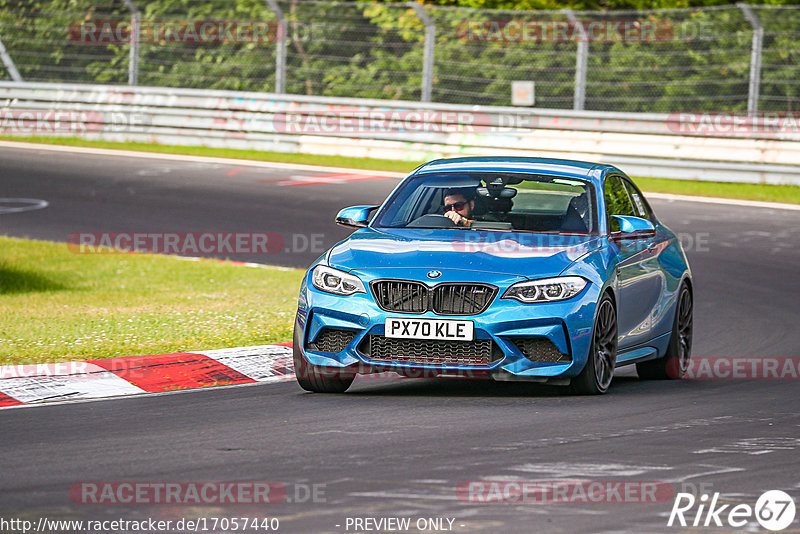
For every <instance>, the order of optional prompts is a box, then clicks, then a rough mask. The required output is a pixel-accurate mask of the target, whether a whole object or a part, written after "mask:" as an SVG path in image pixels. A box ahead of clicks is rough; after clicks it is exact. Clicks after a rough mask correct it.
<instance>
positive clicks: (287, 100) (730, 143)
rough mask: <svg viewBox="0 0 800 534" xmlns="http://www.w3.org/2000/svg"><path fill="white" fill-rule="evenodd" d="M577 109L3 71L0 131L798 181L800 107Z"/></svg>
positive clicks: (737, 179) (721, 178)
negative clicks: (84, 81) (498, 158)
mask: <svg viewBox="0 0 800 534" xmlns="http://www.w3.org/2000/svg"><path fill="white" fill-rule="evenodd" d="M797 119H798V120H796V118H795V117H792V116H790V115H789V116H782V117H779V116H777V115H774V116H769V115H768V116H758V117H733V116H725V115H709V114H693V113H682V114H679V113H675V114H669V115H667V114H638V113H603V112H578V111H570V110H548V109H535V108H532V109H529V108H515V107H507V108H504V107H483V106H460V105H452V104H421V103H417V102H404V101H386V100H365V99H352V98H329V97H307V96H300V95H276V94H269V93H244V92H232V91H207V90H196V89H167V88H154V87H127V86H105V85H102V86H93V85H92V86H90V85H65V84H27V83H17V82H0V131H1V132H2V133H3V134H6V135H66V136H78V137H82V138H86V139H104V140H110V141H139V142H152V143H160V144H169V145H195V146H196V145H200V146H210V147H225V148H242V149H255V150H267V151H278V152H296V153H307V154H326V155H328V154H329V155H347V156H365V157H377V158H389V159H398V160H407V161H420V160H426V159H433V158H436V157H447V156H458V155H527V156H531V155H537V156H548V157H566V158H574V159H586V160H592V161H602V162H606V163H612V164H616V165H619V166H620V167H621V168H623V169H624V170H626V171H627V172H629V173H630V174H633V175H641V176H655V177H663V178H678V179H698V180H717V181H732V182H753V183H755V182H762V183H784V184H796V185H800V115H798V117H797Z"/></svg>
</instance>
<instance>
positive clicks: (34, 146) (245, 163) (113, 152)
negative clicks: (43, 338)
mask: <svg viewBox="0 0 800 534" xmlns="http://www.w3.org/2000/svg"><path fill="white" fill-rule="evenodd" d="M3 147H4V148H21V149H27V150H51V151H55V152H69V153H73V154H93V155H97V156H112V157H114V156H125V157H131V158H141V159H160V160H170V161H187V162H192V163H216V164H220V165H238V166H242V167H260V168H266V169H291V170H299V171H323V172H353V173H358V174H372V175H375V176H387V177H390V178H403V177H405V176H406V174H405V173H399V172H388V171H373V170H369V169H350V168H346V167H330V166H324V165H304V164H300V163H278V162H271V161H255V160H249V159H233V158H215V157H208V156H190V155H186V154H160V153H156V152H136V151H134V150H117V149H111V148H88V147H73V146H65V145H47V144H39V143H25V142H17V141H0V148H3ZM645 193H646V194H647V196H648V198H657V199H660V200H671V201H677V202H705V203H709V204H727V205H731V206H746V207H749V208H768V209H779V210H792V211H800V204H783V203H780V202H761V201H758V200H737V199H732V198H718V197H700V196H690V195H672V194H668V193H648V192H647V191H645Z"/></svg>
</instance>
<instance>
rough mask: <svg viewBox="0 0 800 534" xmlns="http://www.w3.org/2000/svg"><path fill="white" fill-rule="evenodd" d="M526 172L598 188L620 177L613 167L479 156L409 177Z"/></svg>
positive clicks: (427, 167) (440, 162)
mask: <svg viewBox="0 0 800 534" xmlns="http://www.w3.org/2000/svg"><path fill="white" fill-rule="evenodd" d="M453 171H460V172H526V173H540V174H548V175H557V176H563V177H565V178H566V177H569V178H582V179H584V180H590V181H591V182H593V183H594V184H595V185H598V186H599V185H600V182H601V181H602V179H603V177H604V176H605V175H606V174H607V173H608V172H610V171H614V172H618V173H620V174H624V173H623V172H622V171H620V170H619V169H617V168H616V167H614V166H613V165H607V164H604V163H592V162H588V161H578V160H571V159H555V158H527V157H515V156H479V157H466V158H451V159H437V160H433V161H431V162H428V163H425V164H424V165H421V166H419V167H417V168H416V169H415V171H414V172H413V173H412V175H418V174H429V173H436V172H453Z"/></svg>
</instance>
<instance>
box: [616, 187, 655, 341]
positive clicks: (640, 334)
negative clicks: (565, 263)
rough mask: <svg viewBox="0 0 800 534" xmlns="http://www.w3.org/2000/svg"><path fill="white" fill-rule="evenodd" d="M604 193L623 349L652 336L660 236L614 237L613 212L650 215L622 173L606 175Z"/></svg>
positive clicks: (639, 196) (644, 216)
mask: <svg viewBox="0 0 800 534" xmlns="http://www.w3.org/2000/svg"><path fill="white" fill-rule="evenodd" d="M631 191H632V192H633V194H632V193H631ZM603 193H604V195H605V203H606V212H607V213H608V216H609V221H608V228H609V233H610V234H611V236H612V239H610V242H611V247H612V249H613V250H615V252H616V255H617V267H616V272H617V323H618V325H617V327H618V329H619V349H620V350H624V349H626V348H630V347H633V346H635V345H639V344H641V343H644V342H646V341H648V340H649V339H650V338H652V331H653V327H654V325H655V318H656V317H657V312H658V310H657V307H658V305H659V299H660V295H661V294H662V291H663V286H664V276H663V274H662V273H661V270H660V269H659V266H658V260H657V252H658V247H657V246H656V243H657V241H658V236H656V237H653V238H643V239H626V240H618V239H613V234H614V232H618V231H619V224H618V223H617V222H616V220H615V219H613V218H612V217H611V215H629V216H635V217H642V218H645V219H650V218H651V216H650V214H649V210H648V209H647V206H646V204H645V203H644V201H643V198H642V197H641V194H639V193H638V190H636V189H635V188H634V187H633V186H632V184H630V182H628V180H627V179H626V178H625V177H622V176H619V175H610V176H608V177H607V178H606V182H605V185H604V190H603Z"/></svg>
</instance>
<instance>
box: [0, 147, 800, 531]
mask: <svg viewBox="0 0 800 534" xmlns="http://www.w3.org/2000/svg"><path fill="white" fill-rule="evenodd" d="M332 174H334V173H330V172H316V173H315V172H311V171H294V170H287V169H285V168H276V169H266V168H254V167H237V166H235V165H223V164H209V163H191V162H177V161H169V160H156V159H136V158H128V157H107V156H96V155H80V154H66V153H56V152H51V151H48V150H40V151H39V150H37V151H31V150H21V149H9V148H0V185H1V187H2V189H0V197H2V198H30V199H41V200H45V201H47V202H48V203H49V206H48V207H47V208H44V209H39V210H31V211H24V212H17V213H5V214H0V234H5V235H11V236H18V237H30V238H35V239H48V240H54V241H66V240H67V238H68V236H69V235H70V234H73V233H76V232H106V231H107V232H115V231H126V232H133V231H140V232H145V231H149V232H171V231H175V232H182V231H231V232H260V231H269V232H277V233H279V234H280V235H281V236H283V238H284V241H285V244H286V246H285V247H284V250H283V251H282V252H278V253H276V254H273V255H268V256H261V257H252V256H249V255H245V256H243V257H235V258H234V259H241V260H245V261H258V262H263V263H275V264H279V265H285V266H293V267H304V266H305V265H307V264H308V263H310V262H311V261H313V260H314V259H315V258H316V257H317V256H318V255H319V254H320V253H321V252H322V251H323V250H324V248H327V247H328V246H330V245H331V244H333V243H335V242H336V241H338V240H340V239H342V238H343V237H345V236H346V235H347V231H346V230H344V229H341V228H337V227H336V226H335V225H334V224H333V217H334V215H335V214H336V212H337V211H338V209H340V208H341V207H344V206H347V205H356V204H371V203H378V202H380V201H381V200H382V199H383V198H384V196H385V195H386V194H387V192H388V191H390V190H391V188H392V187H394V185H395V184H396V183H397V180H394V179H375V180H371V179H368V177H369V175H370V173H369V172H368V171H363V173H359V175H363V176H361V177H355V178H354V177H352V176H351V177H347V176H344V177H343V176H338V177H337V176H331V175H332ZM320 175H322V176H323V178H322V179H317V178H319V176H320ZM292 177H294V178H292ZM315 181H316V182H320V181H323V182H324V181H328V182H333V183H324V184H321V183H312V182H315ZM289 184H292V185H289ZM651 203H652V204H653V207H654V209H655V211H656V213H657V215H658V216H659V217H660V218H661V219H662V220H663V221H664V222H665V223H666V224H667V225H668V226H670V227H671V228H672V229H673V230H675V231H676V232H679V233H680V234H682V237H683V239H684V243H685V245H686V246H687V253H688V255H689V259H690V262H691V265H692V269H693V273H694V279H695V288H696V289H695V300H696V307H695V340H694V351H693V354H694V356H696V357H699V356H711V357H749V358H762V357H785V356H793V357H797V356H798V355H799V354H798V353H799V352H800V328H798V321H799V320H800V311H798V305H797V296H798V290H799V289H800V273H798V266H799V265H800V224H798V223H800V213H798V212H797V211H783V210H772V209H763V208H749V207H743V206H726V205H714V204H707V203H696V202H666V201H657V200H652V201H651ZM0 204H2V199H1V198H0ZM298 236H300V237H298ZM310 236H317V237H315V238H314V239H315V240H316V241H315V243H317V245H318V246H312V245H311V242H312V241H314V239H312V238H311V237H310ZM0 254H2V251H0ZM231 257H233V256H231ZM798 383H800V382H798V381H796V380H748V381H742V380H683V381H677V382H644V381H640V380H638V379H637V378H636V377H635V374H634V373H633V372H632V371H630V370H627V369H626V370H623V371H621V372H620V373H619V376H618V377H617V378H616V379H615V381H614V384H613V386H612V390H611V393H610V394H609V395H606V396H603V397H572V396H567V395H565V394H563V393H562V392H561V390H559V389H557V388H545V387H542V386H536V385H527V384H508V383H493V382H477V381H466V380H443V381H430V380H385V379H383V380H379V379H357V381H356V383H355V384H354V386H353V387H352V388H351V390H350V392H348V393H347V394H345V395H338V396H336V395H320V394H306V393H304V392H302V390H300V388H299V387H298V386H297V385H296V384H295V383H293V382H286V383H279V384H263V385H253V386H244V387H232V388H218V389H211V390H202V391H189V392H181V393H175V394H166V395H158V396H146V397H134V398H126V399H118V400H107V401H99V402H87V403H76V404H60V405H53V406H43V407H34V408H22V409H9V410H2V411H0V518H2V517H5V518H8V517H16V518H24V519H29V520H32V521H34V522H36V521H37V520H38V519H39V518H41V517H47V518H50V519H55V518H59V519H70V518H74V519H91V520H102V519H115V518H123V519H144V518H159V519H172V520H177V519H180V518H192V519H194V518H198V517H205V518H213V517H218V518H222V517H227V518H231V517H234V516H239V517H241V516H248V517H277V518H279V519H280V529H279V532H355V531H358V530H356V529H355V528H354V526H352V525H353V524H354V523H353V518H367V517H371V518H386V517H404V518H411V521H412V523H411V524H412V526H414V525H415V521H416V520H417V519H419V518H445V519H447V518H449V519H452V520H453V523H452V531H453V532H565V533H574V532H607V533H610V532H684V531H692V532H698V531H715V532H728V531H733V530H735V529H732V528H730V527H726V528H723V529H719V528H717V529H714V528H713V527H703V526H702V522H701V526H699V527H696V528H692V527H687V528H679V527H668V526H667V519H668V516H669V514H670V510H671V509H672V505H673V500H674V498H673V495H672V494H670V495H668V496H667V498H662V499H658V502H647V503H641V502H624V503H619V502H585V501H580V499H578V500H573V502H558V503H546V504H542V503H537V502H504V503H484V502H476V501H477V500H478V499H479V498H480V497H476V498H473V499H470V498H468V497H465V496H464V494H462V493H459V492H457V489H458V488H459V487H462V488H463V487H464V486H465V485H466V484H467V483H469V482H470V481H483V482H486V481H489V480H493V481H504V482H509V481H511V482H514V481H539V482H553V481H562V482H563V481H565V480H569V479H572V480H575V479H579V480H592V481H600V482H604V483H605V482H626V483H629V484H634V485H635V484H639V483H643V482H653V481H659V482H664V483H668V484H670V485H671V487H672V488H673V490H674V491H675V492H680V491H685V492H689V493H698V494H699V493H706V494H709V495H710V494H713V493H715V492H719V493H720V494H721V497H720V503H725V504H731V505H735V504H737V503H749V504H750V505H753V504H754V503H755V501H756V499H757V498H758V496H759V495H761V494H762V493H763V492H764V491H766V490H770V489H782V490H784V491H786V492H788V493H789V494H790V495H792V496H793V497H794V499H795V501H796V502H798V504H800V461H799V460H798V450H800V395H798V393H799V392H800V388H798ZM85 481H99V482H105V481H107V482H121V481H126V482H154V483H158V482H186V481H192V482H202V481H239V482H245V481H276V482H280V483H282V484H283V485H285V487H286V488H287V492H288V493H287V499H286V501H285V502H281V503H275V504H269V505H225V506H215V505H202V506H201V505H184V506H178V505H142V504H138V505H123V504H118V505H90V504H77V503H75V502H73V500H71V498H70V494H69V490H70V487H71V486H72V485H73V484H76V483H80V482H85ZM313 487H315V488H316V489H317V497H316V498H312V497H310V496H309V492H308V491H307V490H308V489H309V488H313ZM533 500H535V499H533ZM625 500H628V501H635V500H636V499H635V498H629V499H625ZM696 510H697V509H696V508H694V509H692V511H691V514H690V513H689V512H687V515H686V517H687V519H688V520H689V521H691V520H693V519H694V513H695V512H696ZM726 514H727V512H726ZM724 515H725V514H723V517H724ZM348 518H350V523H348ZM704 519H705V518H703V520H704ZM348 524H349V525H350V527H349V528H348V527H347V525H348ZM443 525H444V526H445V527H447V526H448V522H447V521H446V520H445V521H444V523H443ZM798 525H799V523H798V519H795V521H794V523H793V524H792V526H791V527H790V528H789V529H788V530H786V532H797V531H798V530H800V526H798ZM0 530H2V529H0ZM384 530H385V531H389V530H388V529H384ZM434 530H435V529H433V528H431V527H430V526H428V531H434ZM748 530H750V531H764V529H763V528H760V527H759V526H758V524H757V523H755V522H754V521H751V528H749V529H748ZM217 531H219V532H223V531H225V530H224V529H221V528H220V529H217ZM228 531H232V529H228ZM360 531H362V532H363V531H366V530H360ZM372 531H375V530H372ZM411 531H413V532H417V531H418V530H416V529H415V528H414V529H412V530H411Z"/></svg>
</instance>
